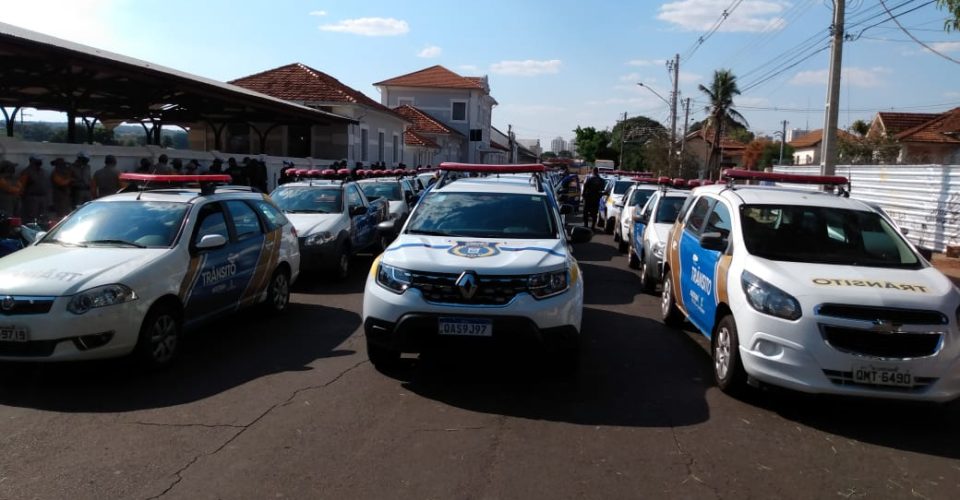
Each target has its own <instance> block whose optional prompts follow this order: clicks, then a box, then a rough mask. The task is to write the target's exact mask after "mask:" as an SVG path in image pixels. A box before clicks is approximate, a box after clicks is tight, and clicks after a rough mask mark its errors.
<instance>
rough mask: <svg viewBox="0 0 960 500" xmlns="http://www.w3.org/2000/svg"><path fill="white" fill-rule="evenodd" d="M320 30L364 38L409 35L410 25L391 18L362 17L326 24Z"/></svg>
mask: <svg viewBox="0 0 960 500" xmlns="http://www.w3.org/2000/svg"><path fill="white" fill-rule="evenodd" d="M320 30H321V31H332V32H334V33H350V34H352V35H363V36H397V35H405V34H407V33H408V32H409V31H410V25H409V24H407V22H406V21H403V20H400V19H393V18H391V17H361V18H357V19H344V20H342V21H338V22H336V23H333V24H324V25H321V26H320Z"/></svg>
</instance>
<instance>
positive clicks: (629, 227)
mask: <svg viewBox="0 0 960 500" xmlns="http://www.w3.org/2000/svg"><path fill="white" fill-rule="evenodd" d="M657 189H658V188H657V187H656V186H654V185H650V184H636V185H634V186H632V187H631V188H630V189H629V190H628V191H627V194H625V195H624V197H623V199H624V200H627V201H626V202H625V203H624V204H623V209H622V212H621V214H620V232H619V233H618V234H619V235H620V238H621V239H623V240H624V241H627V242H629V239H630V235H631V234H632V233H633V216H634V215H635V214H638V213H640V210H641V209H643V206H644V205H646V203H647V200H643V203H633V200H632V198H633V193H634V192H635V191H638V190H643V191H647V192H649V193H650V194H649V195H648V198H647V199H649V196H650V195H652V194H653V193H655V192H656V191H657Z"/></svg>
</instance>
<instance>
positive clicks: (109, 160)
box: [93, 155, 120, 198]
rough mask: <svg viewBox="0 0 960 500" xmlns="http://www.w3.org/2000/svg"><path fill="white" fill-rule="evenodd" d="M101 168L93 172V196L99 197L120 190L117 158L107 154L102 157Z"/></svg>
mask: <svg viewBox="0 0 960 500" xmlns="http://www.w3.org/2000/svg"><path fill="white" fill-rule="evenodd" d="M103 163H104V165H103V168H101V169H100V170H97V173H95V174H93V187H94V193H93V195H94V197H96V198H100V197H102V196H108V195H111V194H114V193H116V192H118V191H120V171H119V170H118V169H117V158H116V157H114V156H113V155H107V157H106V158H104V159H103Z"/></svg>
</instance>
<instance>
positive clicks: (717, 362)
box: [713, 326, 730, 380]
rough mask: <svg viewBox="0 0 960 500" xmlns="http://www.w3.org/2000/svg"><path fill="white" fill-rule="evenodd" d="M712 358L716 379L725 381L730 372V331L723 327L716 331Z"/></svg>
mask: <svg viewBox="0 0 960 500" xmlns="http://www.w3.org/2000/svg"><path fill="white" fill-rule="evenodd" d="M713 358H714V368H715V369H716V371H717V377H718V378H720V379H721V380H723V379H726V378H727V372H728V371H729V370H730V330H728V329H727V327H725V326H724V327H721V328H720V329H719V330H717V343H716V345H715V346H714V348H713Z"/></svg>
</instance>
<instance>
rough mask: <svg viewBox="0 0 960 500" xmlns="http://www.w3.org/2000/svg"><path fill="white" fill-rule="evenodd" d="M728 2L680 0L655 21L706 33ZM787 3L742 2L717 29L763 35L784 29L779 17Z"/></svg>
mask: <svg viewBox="0 0 960 500" xmlns="http://www.w3.org/2000/svg"><path fill="white" fill-rule="evenodd" d="M730 5H731V4H730V2H729V0H680V1H676V2H668V3H665V4H663V5H661V6H660V13H659V14H657V19H659V20H661V21H666V22H668V23H671V24H674V25H676V26H677V27H679V28H680V29H683V30H686V31H704V32H706V31H709V30H710V29H711V28H713V26H714V24H716V22H717V19H719V18H720V15H721V14H722V13H723V12H725V11H726V9H727V8H729V7H730ZM789 5H790V4H789V3H788V2H786V1H783V0H745V1H744V2H743V3H741V4H740V5H739V7H737V8H736V10H734V11H733V12H732V13H731V14H730V15H729V17H727V19H726V20H725V21H724V22H723V24H722V25H721V26H720V29H719V31H723V32H730V33H732V32H766V31H777V30H781V29H783V27H784V26H785V25H786V21H785V20H784V19H783V18H782V17H779V14H781V13H783V11H784V10H786V8H787V7H788V6H789Z"/></svg>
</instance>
